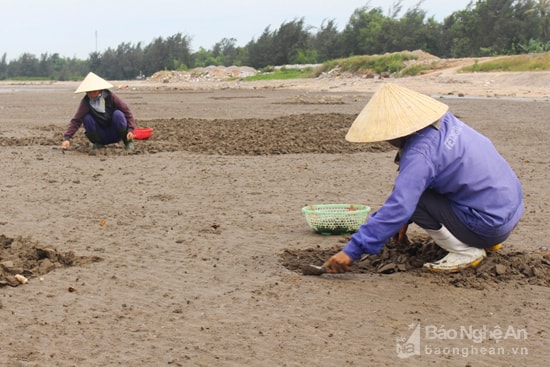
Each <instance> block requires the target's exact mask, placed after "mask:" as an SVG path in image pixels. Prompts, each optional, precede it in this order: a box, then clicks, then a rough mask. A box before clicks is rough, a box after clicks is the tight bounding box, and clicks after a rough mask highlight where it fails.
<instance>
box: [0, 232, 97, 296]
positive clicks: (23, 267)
mask: <svg viewBox="0 0 550 367" xmlns="http://www.w3.org/2000/svg"><path fill="white" fill-rule="evenodd" d="M101 260H102V258H100V257H97V256H76V255H75V254H74V253H73V252H72V251H69V252H60V251H58V250H57V249H55V248H54V247H52V246H42V245H40V244H39V243H36V242H33V241H31V240H30V239H29V238H23V237H17V238H9V237H6V236H4V235H3V234H2V235H0V287H4V286H12V287H17V286H19V285H21V284H25V283H26V281H30V280H31V279H33V278H37V277H40V276H42V275H44V274H47V273H49V272H50V271H53V270H55V269H59V268H66V267H70V266H83V265H86V264H89V263H94V262H98V261H101Z"/></svg>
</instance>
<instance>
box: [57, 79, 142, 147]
mask: <svg viewBox="0 0 550 367" xmlns="http://www.w3.org/2000/svg"><path fill="white" fill-rule="evenodd" d="M112 87H113V85H112V84H111V83H109V82H108V81H106V80H104V79H103V78H101V77H99V76H97V75H96V74H94V73H92V72H90V73H89V74H88V75H87V76H86V78H85V79H84V80H83V81H82V83H80V85H79V87H78V88H77V89H76V91H75V93H85V95H84V97H83V98H82V100H81V101H80V104H79V106H78V109H77V110H76V113H75V114H74V116H73V118H72V119H71V121H70V122H69V125H68V126H67V129H66V130H65V133H64V134H63V143H62V144H61V147H62V148H63V149H69V147H70V145H71V143H70V141H71V138H72V137H73V136H74V134H75V133H76V132H77V130H78V129H79V128H80V126H82V124H84V129H85V130H86V132H85V135H86V137H87V138H88V139H89V140H90V141H91V142H92V143H93V147H94V149H96V148H101V147H103V146H105V145H107V144H113V143H117V142H119V141H122V142H123V143H124V147H125V148H126V149H133V143H132V140H133V139H134V129H135V127H136V124H135V120H134V115H133V114H132V111H131V110H130V108H129V107H128V105H127V104H126V103H125V102H124V101H123V100H122V99H121V98H120V97H119V96H118V95H116V94H115V93H113V92H111V91H110V90H109V89H110V88H112Z"/></svg>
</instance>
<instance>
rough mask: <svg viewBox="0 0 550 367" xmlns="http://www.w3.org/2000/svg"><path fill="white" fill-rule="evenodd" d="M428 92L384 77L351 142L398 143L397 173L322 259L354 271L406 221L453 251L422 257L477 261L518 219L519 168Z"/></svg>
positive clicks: (449, 266) (335, 268) (446, 267)
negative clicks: (388, 189)
mask: <svg viewBox="0 0 550 367" xmlns="http://www.w3.org/2000/svg"><path fill="white" fill-rule="evenodd" d="M447 110H448V106H447V105H445V104H443V103H441V102H439V101H437V100H435V99H433V98H431V97H428V96H425V95H423V94H420V93H417V92H414V91H411V90H409V89H407V88H404V87H400V86H397V85H394V84H385V85H384V86H383V87H382V88H381V89H380V90H379V91H378V92H377V93H375V94H374V95H373V97H372V98H371V100H370V101H369V103H368V104H367V106H365V108H364V109H363V111H361V113H360V114H359V116H358V117H357V119H356V120H355V121H354V123H353V124H352V126H351V128H350V130H349V131H348V133H347V135H346V140H348V141H351V142H376V141H388V142H390V143H391V144H392V145H394V146H395V147H397V148H399V152H398V154H397V157H396V163H397V164H398V165H399V173H398V175H397V177H396V179H395V186H394V189H393V191H392V193H391V194H390V196H389V197H388V198H387V199H386V201H385V202H384V204H383V205H382V207H381V208H380V209H379V210H377V211H376V212H375V213H373V214H372V215H371V216H370V217H369V218H368V221H367V222H366V223H365V224H363V225H362V226H361V227H360V228H359V230H358V231H357V232H356V233H355V234H354V235H353V236H352V237H351V240H350V241H349V242H348V244H347V245H346V246H345V247H344V249H343V250H342V251H341V252H339V253H337V254H336V255H334V256H332V257H331V258H330V259H328V260H327V261H326V262H325V264H324V265H323V266H324V268H325V269H326V271H327V272H331V273H339V272H345V271H349V269H350V265H351V263H352V262H353V261H355V260H358V259H360V258H361V255H362V254H365V253H366V254H376V253H378V252H379V251H380V250H381V248H382V246H383V245H384V244H385V243H386V242H387V241H388V240H389V239H390V238H391V237H392V236H393V235H395V234H396V233H398V232H399V231H400V229H401V228H403V227H404V226H405V228H406V226H407V224H409V223H416V224H417V225H418V226H420V227H421V228H423V229H424V230H425V231H426V232H427V233H428V235H429V236H430V237H431V238H432V239H433V240H434V242H435V243H436V244H437V245H438V246H440V247H441V248H443V249H444V250H446V251H447V252H448V254H447V255H446V256H445V257H443V258H442V259H440V260H438V261H435V262H432V263H426V264H424V268H425V269H427V270H431V271H443V272H456V271H458V270H460V269H465V268H468V267H475V266H477V265H478V264H479V263H480V262H481V261H482V260H483V259H484V258H485V256H486V252H485V250H486V249H487V250H492V249H497V248H499V247H500V246H501V243H502V242H503V241H504V240H506V239H507V238H508V236H509V235H510V233H511V232H512V230H513V229H514V227H515V226H516V225H517V223H518V222H519V220H520V218H521V216H522V214H523V211H524V205H523V193H522V187H521V183H520V182H519V179H518V178H517V176H516V174H515V173H514V171H513V170H512V168H511V167H510V165H509V164H508V163H507V162H506V160H505V159H504V158H503V157H502V156H501V155H500V154H499V153H498V152H497V150H496V149H495V147H494V146H493V144H492V143H491V141H490V140H489V139H488V138H486V137H485V136H483V135H482V134H480V133H479V132H477V131H475V130H474V129H472V128H471V127H469V126H468V125H466V124H465V123H464V122H462V121H460V120H459V119H458V118H457V117H456V116H454V115H453V114H452V113H450V112H447Z"/></svg>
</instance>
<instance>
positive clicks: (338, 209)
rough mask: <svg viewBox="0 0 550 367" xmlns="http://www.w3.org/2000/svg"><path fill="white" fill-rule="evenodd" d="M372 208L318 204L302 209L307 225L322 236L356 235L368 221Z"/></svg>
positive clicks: (358, 205) (354, 205)
mask: <svg viewBox="0 0 550 367" xmlns="http://www.w3.org/2000/svg"><path fill="white" fill-rule="evenodd" d="M370 210H371V208H370V207H368V206H366V205H362V204H317V205H308V206H305V207H303V208H302V213H304V214H305V216H306V221H307V224H308V225H309V226H310V228H311V229H313V230H314V231H315V232H317V233H319V234H322V235H333V234H348V233H354V232H356V231H357V229H358V228H359V227H360V226H361V224H363V223H365V222H366V221H367V217H368V215H369V212H370Z"/></svg>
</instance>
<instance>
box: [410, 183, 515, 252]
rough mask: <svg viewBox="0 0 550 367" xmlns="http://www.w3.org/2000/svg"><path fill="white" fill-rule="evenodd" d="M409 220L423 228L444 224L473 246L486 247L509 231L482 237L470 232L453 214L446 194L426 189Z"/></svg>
mask: <svg viewBox="0 0 550 367" xmlns="http://www.w3.org/2000/svg"><path fill="white" fill-rule="evenodd" d="M411 221H412V222H414V223H415V224H417V225H418V226H419V227H421V228H424V229H431V230H438V229H440V228H441V225H444V226H445V227H446V228H447V229H448V230H449V231H450V232H451V233H452V234H453V235H454V236H455V237H456V238H458V239H459V240H460V241H462V242H464V243H465V244H468V245H470V246H473V247H477V248H487V247H490V246H493V245H496V244H498V243H501V242H504V240H506V239H507V238H508V237H509V236H510V233H507V234H506V235H503V236H499V237H482V236H480V235H478V234H476V233H474V232H472V231H471V230H470V229H469V228H468V227H466V225H465V224H464V223H462V222H461V221H460V219H459V218H458V217H457V216H456V215H455V213H454V212H453V209H452V208H451V205H450V203H449V199H447V197H446V196H443V195H440V194H438V193H435V192H433V191H432V190H426V191H424V193H423V194H422V196H421V197H420V201H419V202H418V206H417V207H416V210H415V212H414V214H413V216H412V217H411Z"/></svg>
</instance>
